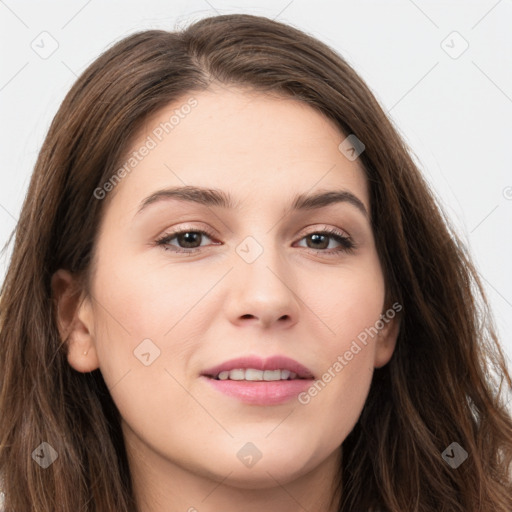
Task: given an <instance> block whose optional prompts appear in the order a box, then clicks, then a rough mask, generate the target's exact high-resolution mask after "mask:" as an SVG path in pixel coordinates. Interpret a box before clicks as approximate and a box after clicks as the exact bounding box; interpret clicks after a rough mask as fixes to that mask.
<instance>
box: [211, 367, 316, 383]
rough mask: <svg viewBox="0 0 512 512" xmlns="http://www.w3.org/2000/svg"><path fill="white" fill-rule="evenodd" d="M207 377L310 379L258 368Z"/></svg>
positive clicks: (228, 378)
mask: <svg viewBox="0 0 512 512" xmlns="http://www.w3.org/2000/svg"><path fill="white" fill-rule="evenodd" d="M206 377H210V378H211V379H215V380H239V381H240V380H244V381H249V382H272V381H279V380H296V379H301V380H307V379H308V377H300V376H298V375H297V373H295V372H292V371H290V370H287V369H277V370H258V369H256V368H235V369H233V370H223V371H221V372H219V373H217V374H215V375H206ZM309 378H312V377H309Z"/></svg>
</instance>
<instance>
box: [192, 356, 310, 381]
mask: <svg viewBox="0 0 512 512" xmlns="http://www.w3.org/2000/svg"><path fill="white" fill-rule="evenodd" d="M237 368H254V369H255V370H263V371H264V370H280V369H281V370H290V371H291V372H295V373H296V374H297V377H300V378H302V379H313V378H314V376H313V374H312V373H311V372H310V371H309V369H308V368H306V367H305V366H303V365H302V364H300V363H298V362H297V361H295V360H294V359H290V358H289V357H286V356H272V357H269V358H267V359H261V358H260V357H256V356H245V357H238V358H236V359H230V360H229V361H226V362H224V363H221V364H219V365H217V366H213V367H212V368H208V369H207V370H204V371H203V372H202V373H201V375H205V376H207V377H215V376H217V375H218V374H219V373H220V372H223V371H229V370H235V369H237ZM283 382H284V381H283Z"/></svg>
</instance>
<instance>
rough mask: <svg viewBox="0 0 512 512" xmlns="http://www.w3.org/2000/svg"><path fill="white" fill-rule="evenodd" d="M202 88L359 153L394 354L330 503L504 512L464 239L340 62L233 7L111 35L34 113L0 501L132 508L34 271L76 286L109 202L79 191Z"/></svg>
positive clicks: (119, 463) (23, 505)
mask: <svg viewBox="0 0 512 512" xmlns="http://www.w3.org/2000/svg"><path fill="white" fill-rule="evenodd" d="M212 82H215V83H218V84H222V85H223V86H230V85H240V86H247V87H250V88H252V89H254V90H258V91H265V92H272V93H277V94H280V95H284V96H286V97H293V98H295V99H298V100H300V101H303V102H305V103H307V104H308V105H310V106H312V107H313V108H315V109H317V111H319V112H321V113H323V114H324V115H325V116H327V117H329V118H330V119H332V120H334V122H335V123H336V124H337V126H338V127H339V129H340V131H341V132H342V133H343V134H345V136H346V135H349V134H355V135H356V136H357V138H358V139H359V140H361V141H362V142H363V143H364V145H365V150H364V152H363V153H362V154H361V155H360V157H359V158H360V160H361V164H362V165H363V167H364V170H365V173H366V176H367V178H368V183H369V187H370V203H371V218H372V228H373V232H374V236H375V240H376V245H377V251H378V254H379V257H380V260H381V263H382V268H383V272H384V275H385V280H386V292H387V299H388V301H389V302H391V301H393V300H396V301H398V302H399V303H400V304H401V305H402V306H403V311H402V318H401V327H400V333H399V338H398V341H397V346H396V349H395V352H394V355H393V357H392V359H391V361H390V362H389V364H387V365H386V366H384V367H383V368H380V369H377V370H375V372H374V377H373V382H372V385H371V389H370V392H369V396H368V399H367V401H366V404H365V406H364V409H363V412H362V414H361V416H360V418H359V421H358V423H357V424H356V426H355V428H354V429H353V431H352V432H351V433H350V434H349V436H348V437H347V438H346V440H345V441H344V442H343V461H342V467H340V468H339V477H340V478H339V481H340V486H341V482H343V484H342V498H341V502H340V503H339V504H337V507H338V509H339V510H340V511H343V512H354V511H357V512H363V511H367V510H379V511H393V512H404V511H408V512H413V511H414V512H434V511H435V512H440V511H450V512H468V511H476V510H478V511H485V512H491V511H492V512H510V511H511V510H512V482H511V480H512V475H511V471H510V470H511V461H512V419H511V417H510V415H509V414H508V413H507V409H506V407H505V405H504V398H503V394H502V388H505V389H506V390H508V389H510V387H511V386H512V380H511V378H510V374H509V373H508V370H507V367H506V364H505V359H504V355H503V353H502V350H501V348H500V346H499V342H498V340H497V337H496V334H495V327H494V324H493V321H492V317H491V316H490V312H489V309H488V303H487V299H486V297H485V294H484V291H483V289H482V286H481V281H480V279H479V277H478V274H477V271H476V269H475V268H474V266H473V265H472V263H471V261H470V258H469V256H468V252H467V250H466V249H465V248H464V246H463V244H462V243H461V242H460V240H459V238H458V237H457V235H456V233H455V232H454V230H453V229H452V228H451V227H450V224H449V222H448V221H447V220H446V216H445V215H444V213H443V211H442V208H441V207H440V206H439V204H438V203H437V201H436V199H435V197H434V195H433V193H432V192H431V191H430V190H429V188H428V186H427V184H426V182H425V181H424V179H423V178H422V176H421V174H420V172H419V170H418V169H417V167H416V165H415V164H414V162H413V160H412V158H411V156H410V152H409V149H408V148H407V147H406V145H405V144H404V142H403V141H402V140H401V138H400V137H399V135H398V133H397V131H396V129H395V128H394V127H393V125H392V124H391V122H390V121H389V120H388V118H387V117H386V115H385V113H384V112H383V110H382V108H381V107H380V106H379V104H378V103H377V101H376V99H375V98H374V96H373V95H372V93H371V92H370V90H369V89H368V87H367V86H366V85H365V84H364V82H363V81H362V80H361V78H360V77H359V76H358V75H357V74H356V73H355V72H354V70H353V69H352V68H351V67H350V66H349V65H348V64H347V62H345V60H344V59H343V58H342V57H340V56H339V55H337V54H336V53H335V52H334V51H333V50H331V49H330V48H329V47H327V46H326V45H324V44H323V43H321V42H319V41H318V40H316V39H314V38H312V37H310V36H308V35H307V34H305V33H303V32H301V31H299V30H297V29H295V28H293V27H290V26H288V25H285V24H282V23H278V22H276V21H271V20H269V19H267V18H264V17H258V16H251V15H240V14H238V15H225V16H216V17H211V18H207V19H203V20H201V21H198V22H196V23H194V24H192V25H190V26H189V27H188V28H186V29H184V30H183V31H179V32H167V31H161V30H149V31H144V32H140V33H137V34H134V35H131V36H129V37H126V38H125V39H123V40H121V41H120V42H117V43H116V44H115V45H113V46H112V47H111V48H110V49H108V50H107V51H106V52H105V53H103V54H102V55H101V56H100V57H99V58H98V59H97V60H96V61H95V62H93V63H92V64H91V65H90V66H89V67H88V68H87V69H86V70H85V71H84V73H83V74H82V75H81V76H80V77H79V79H78V80H77V81H76V83H75V84H74V86H73V87H72V89H71V91H70V92H69V93H68V94H67V96H66V98H65V99H64V101H63V103H62V105H61V107H60V109H59V111H58V112H57V114H56V116H55V118H54V120H53V122H52V124H51V127H50V129H49V132H48V134H47V137H46V140H45V142H44V144H43V147H42V149H41V151H40V154H39V158H38V160H37V163H36V166H35V170H34V173H33V176H32V179H31V182H30V186H29V190H28V194H27V196H26V199H25V202H24V205H23V209H22V212H21V216H20V219H19V222H18V225H17V228H16V237H15V244H14V248H13V254H12V259H11V262H10V265H9V268H8V272H7V276H6V279H5V281H4V283H3V287H2V295H1V296H2V299H1V304H0V306H1V309H0V329H1V331H0V375H1V381H0V382H1V390H0V477H1V478H2V480H3V483H2V489H1V490H3V491H4V492H5V504H6V510H7V512H12V511H14V510H16V511H18V512H19V511H24V512H25V511H29V510H37V511H41V512H69V511H73V512H76V511H81V512H86V511H94V512H112V511H113V510H115V511H117V512H135V511H136V510H137V507H136V505H135V499H134V496H133V490H132V486H131V479H130V472H129V467H128V463H127V457H126V453H125V447H124V443H123V438H122V434H121V429H120V418H119V412H118V410H117V409H116V407H115V405H114V403H113V401H112V399H111V397H110V394H109V392H108V389H107V387H106V385H105V382H104V381H103V378H102V376H101V373H100V371H99V370H96V371H93V372H90V373H79V372H77V371H75V370H73V369H72V368H71V367H70V365H69V364H68V362H67V359H66V340H63V339H61V337H60V336H59V333H58V330H57V326H56V315H55V303H54V301H53V300H52V293H51V286H50V280H51V276H52V275H53V273H54V272H55V271H56V270H58V269H59V268H65V269H68V270H70V271H71V272H73V273H75V274H76V275H77V276H81V277H82V281H81V288H80V289H77V293H82V292H84V293H87V290H88V283H89V276H90V271H91V269H90V262H91V256H92V252H93V250H94V247H95V240H96V235H97V233H98V226H99V222H100V216H101V213H102V211H103V209H104V208H105V205H106V204H108V199H109V198H108V197H107V200H105V201H99V200H98V199H97V198H96V196H95V194H94V191H95V190H96V189H97V188H98V187H101V186H102V184H104V183H105V182H107V181H108V180H109V179H110V178H111V177H112V176H113V175H114V173H115V171H116V169H118V166H119V165H120V163H121V162H122V161H123V155H125V154H126V152H127V151H128V149H129V147H130V141H132V140H133V137H134V136H136V135H137V133H138V131H139V130H140V128H141V126H142V124H143V123H144V120H145V119H146V118H147V116H149V115H151V114H153V113H155V112H156V111H158V110H159V109H161V108H162V107H164V106H165V105H167V104H169V103H170V102H175V101H178V100H179V99H181V98H183V97H186V95H188V94H191V93H193V92H194V91H201V90H204V89H206V88H207V87H208V86H209V85H210V84H211V83H212ZM341 140H342V139H340V142H341ZM42 442H47V443H48V444H49V445H51V447H52V448H53V449H54V450H55V452H56V453H57V454H58V459H57V460H56V461H55V462H54V463H53V464H51V466H49V467H48V468H47V469H42V468H41V467H40V465H39V464H36V463H35V462H34V460H33V457H32V456H31V454H32V453H33V451H34V450H35V449H36V448H38V447H39V446H40V444H41V443H42ZM452 443H457V444H458V446H460V448H461V449H463V450H464V451H465V452H466V453H467V454H468V458H467V459H466V460H465V461H464V462H463V463H462V464H461V465H460V466H459V467H457V468H454V467H452V466H451V465H450V464H448V463H447V462H446V460H443V457H442V453H443V452H444V451H445V450H446V449H447V448H449V447H450V445H452ZM456 448H457V447H456ZM457 449H458V448H457ZM451 450H452V451H451V452H450V451H448V453H449V454H450V455H449V456H453V445H452V448H451ZM334 494H335V493H334V492H333V495H334Z"/></svg>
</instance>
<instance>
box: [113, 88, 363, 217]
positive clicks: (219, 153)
mask: <svg viewBox="0 0 512 512" xmlns="http://www.w3.org/2000/svg"><path fill="white" fill-rule="evenodd" d="M345 138H346V135H345V134H343V133H342V132H341V131H340V130H339V128H338V127H337V126H336V125H335V124H334V122H333V121H331V120H330V119H328V118H327V117H325V116H324V115H322V114H321V113H320V112H318V111H316V110H315V109H313V108H312V107H310V106H309V105H307V104H305V103H303V102H299V101H297V100H294V99H291V98H286V97H279V96H270V95H268V94H263V93H260V92H255V91H251V90H245V89H236V88H215V89H212V90H207V91H201V92H193V93H190V94H187V95H185V96H183V98H182V99H180V100H179V101H176V102H174V103H172V104H169V105H167V106H166V107H164V108H162V109H161V110H159V111H158V112H156V113H155V114H153V115H152V116H151V117H149V118H148V119H147V120H146V121H145V122H144V125H143V126H142V128H141V129H140V131H139V133H138V134H137V137H135V139H134V141H133V142H132V144H131V147H130V150H129V151H128V153H127V154H126V155H125V157H124V159H123V162H122V164H121V165H123V164H127V165H125V167H126V169H127V170H128V171H129V172H125V173H124V174H125V175H126V177H125V178H123V179H122V180H121V182H120V183H119V184H118V185H117V186H116V190H115V193H116V196H117V195H119V200H118V199H116V201H117V202H122V203H124V204H125V205H128V206H129V207H130V209H133V208H136V206H137V205H138V203H139V202H140V200H141V198H142V197H146V196H148V195H150V194H151V193H152V192H154V191H155V190H157V189H159V188H164V187H170V186H185V185H195V186H205V187H211V188H217V189H225V190H228V189H229V190H230V191H231V195H232V196H234V197H235V198H236V199H237V200H238V199H240V200H241V201H245V202H251V201H252V202H257V203H259V204H260V205H262V204H263V201H264V200H265V199H268V201H269V202H270V201H273V202H276V203H278V202H282V200H284V198H285V197H289V196H290V197H291V196H292V195H293V196H295V195H296V194H299V193H305V192H308V191H315V189H322V190H326V189H330V188H331V189H336V190H339V189H340V188H344V189H348V190H350V191H351V192H352V193H354V194H356V195H357V196H358V197H359V198H360V199H361V201H362V202H363V204H364V205H365V206H366V208H367V210H368V211H369V204H368V194H367V184H366V179H365V174H364V171H363V169H362V166H361V165H360V163H359V161H358V160H355V161H351V160H349V159H347V158H346V157H345V156H344V154H343V153H342V152H341V151H340V150H339V149H338V146H339V145H340V143H341V142H342V141H343V140H344V139H345ZM135 203H137V205H136V204H135Z"/></svg>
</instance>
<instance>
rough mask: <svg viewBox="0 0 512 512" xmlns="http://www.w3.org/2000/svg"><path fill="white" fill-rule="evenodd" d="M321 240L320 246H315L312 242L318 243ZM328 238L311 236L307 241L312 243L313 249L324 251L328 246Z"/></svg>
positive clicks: (316, 235)
mask: <svg viewBox="0 0 512 512" xmlns="http://www.w3.org/2000/svg"><path fill="white" fill-rule="evenodd" d="M322 238H323V243H322V241H321V242H320V245H319V244H315V243H314V241H318V240H321V239H322ZM328 238H329V237H328V236H326V235H319V234H313V235H310V236H309V237H308V240H311V241H312V242H313V248H314V249H326V248H327V247H328V245H329V240H328ZM326 242H327V243H326ZM308 247H309V243H308Z"/></svg>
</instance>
